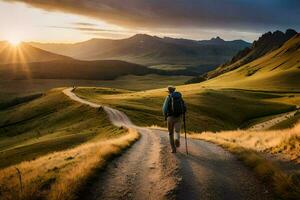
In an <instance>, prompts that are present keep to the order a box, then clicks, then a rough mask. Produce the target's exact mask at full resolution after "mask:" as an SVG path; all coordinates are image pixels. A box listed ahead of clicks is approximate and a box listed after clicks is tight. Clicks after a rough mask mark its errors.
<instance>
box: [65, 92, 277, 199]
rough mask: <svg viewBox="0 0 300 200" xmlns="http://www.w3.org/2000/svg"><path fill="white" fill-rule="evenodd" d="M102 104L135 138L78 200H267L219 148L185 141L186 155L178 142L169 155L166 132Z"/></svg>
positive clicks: (267, 195) (251, 178) (246, 172)
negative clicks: (136, 122)
mask: <svg viewBox="0 0 300 200" xmlns="http://www.w3.org/2000/svg"><path fill="white" fill-rule="evenodd" d="M63 93H64V94H66V95H67V96H69V97H70V98H71V99H72V100H74V101H78V102H80V103H83V104H87V105H89V106H91V107H94V108H99V107H102V106H101V105H99V104H96V103H92V102H89V101H87V100H84V99H81V98H79V97H78V96H76V95H75V94H74V93H73V92H72V88H68V89H65V90H63ZM103 108H104V110H105V111H106V112H107V114H108V116H109V118H110V120H111V122H112V123H113V124H114V125H116V126H125V127H128V128H135V129H137V130H138V132H139V133H140V134H141V138H140V139H139V140H138V141H137V142H136V143H135V144H133V145H132V147H131V148H130V149H128V150H127V151H125V152H124V153H123V154H122V156H120V157H118V158H116V159H114V160H112V161H111V162H110V163H109V164H108V166H107V167H106V168H105V169H104V170H103V171H102V172H101V173H100V174H99V176H98V177H97V178H96V179H95V180H94V181H93V183H92V184H91V185H90V187H89V188H88V191H84V192H83V193H82V194H79V198H78V199H86V200H96V199H99V200H100V199H101V200H106V199H125V200H127V199H136V200H148V199H153V200H160V199H184V200H194V199H195V200H196V199H201V200H206V199H209V200H214V199H218V200H219V199H226V200H227V199H228V200H239V199H241V200H252V199H253V200H261V199H273V198H272V195H271V193H270V192H268V189H267V188H266V187H265V186H264V185H263V184H262V183H261V182H260V181H259V180H258V179H257V178H256V177H255V176H254V174H253V173H252V172H251V171H250V170H249V169H248V168H246V167H245V166H243V165H242V163H240V162H239V161H238V160H237V159H236V158H235V157H234V156H233V155H232V154H230V153H228V152H227V151H225V150H223V149H222V148H221V147H218V146H216V145H214V144H211V143H208V142H204V141H200V140H193V139H188V147H189V155H186V154H185V149H184V145H182V146H181V147H180V148H179V150H178V153H177V154H172V153H171V152H170V148H169V141H168V134H167V133H166V131H163V130H158V129H152V128H145V127H138V126H135V125H134V124H133V123H132V122H131V121H130V119H129V118H128V117H127V116H126V115H125V114H124V113H122V112H120V111H118V110H115V109H113V108H109V107H107V106H103ZM181 140H182V141H181V143H183V139H181Z"/></svg>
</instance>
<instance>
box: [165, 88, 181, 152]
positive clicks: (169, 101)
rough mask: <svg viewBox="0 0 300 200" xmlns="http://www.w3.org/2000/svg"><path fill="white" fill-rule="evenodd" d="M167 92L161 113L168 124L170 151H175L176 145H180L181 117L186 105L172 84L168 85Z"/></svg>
mask: <svg viewBox="0 0 300 200" xmlns="http://www.w3.org/2000/svg"><path fill="white" fill-rule="evenodd" d="M168 93H169V95H168V96H167V97H166V99H165V102H164V104H163V114H164V116H165V120H166V121H167V125H168V131H169V138H170V144H171V148H172V153H176V147H179V146H180V128H181V118H182V116H183V115H184V114H185V112H186V106H185V103H184V101H183V99H182V95H181V93H180V92H176V88H175V87H174V86H168ZM174 129H175V133H174ZM174 140H175V141H174Z"/></svg>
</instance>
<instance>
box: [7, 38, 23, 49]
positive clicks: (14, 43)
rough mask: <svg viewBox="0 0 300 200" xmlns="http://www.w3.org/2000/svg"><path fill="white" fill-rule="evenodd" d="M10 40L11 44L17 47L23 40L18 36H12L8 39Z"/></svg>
mask: <svg viewBox="0 0 300 200" xmlns="http://www.w3.org/2000/svg"><path fill="white" fill-rule="evenodd" d="M7 41H8V42H9V44H11V45H12V46H14V47H16V46H18V45H19V44H20V43H21V42H22V41H21V40H20V39H18V38H10V39H8V40H7Z"/></svg>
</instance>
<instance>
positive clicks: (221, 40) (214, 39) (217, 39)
mask: <svg viewBox="0 0 300 200" xmlns="http://www.w3.org/2000/svg"><path fill="white" fill-rule="evenodd" d="M210 40H211V41H216V42H217V41H218V42H224V41H225V40H223V39H222V38H220V37H219V36H217V37H214V38H211V39H210Z"/></svg>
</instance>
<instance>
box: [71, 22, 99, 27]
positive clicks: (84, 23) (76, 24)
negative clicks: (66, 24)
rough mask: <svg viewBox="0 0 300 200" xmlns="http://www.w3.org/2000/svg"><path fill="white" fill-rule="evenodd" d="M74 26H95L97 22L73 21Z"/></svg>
mask: <svg viewBox="0 0 300 200" xmlns="http://www.w3.org/2000/svg"><path fill="white" fill-rule="evenodd" d="M73 25H75V26H85V27H97V24H92V23H87V22H74V23H73Z"/></svg>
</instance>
